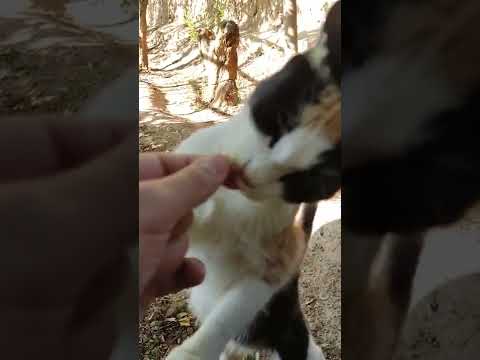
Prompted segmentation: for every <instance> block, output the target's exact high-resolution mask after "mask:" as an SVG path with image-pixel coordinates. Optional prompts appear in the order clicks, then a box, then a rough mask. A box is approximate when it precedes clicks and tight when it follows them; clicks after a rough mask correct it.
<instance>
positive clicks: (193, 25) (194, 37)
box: [183, 0, 227, 42]
mask: <svg viewBox="0 0 480 360" xmlns="http://www.w3.org/2000/svg"><path fill="white" fill-rule="evenodd" d="M226 8H227V5H226V1H222V0H214V1H213V2H212V6H211V8H209V9H207V11H206V12H205V14H204V15H203V16H196V17H195V18H194V17H193V15H192V14H191V13H190V10H189V9H188V8H186V9H185V13H184V16H183V23H184V25H185V26H186V28H187V29H188V36H189V37H190V41H192V42H197V41H198V32H197V29H198V28H200V27H205V28H208V29H213V28H214V27H215V26H217V25H219V24H220V22H221V21H222V20H224V18H225V12H226Z"/></svg>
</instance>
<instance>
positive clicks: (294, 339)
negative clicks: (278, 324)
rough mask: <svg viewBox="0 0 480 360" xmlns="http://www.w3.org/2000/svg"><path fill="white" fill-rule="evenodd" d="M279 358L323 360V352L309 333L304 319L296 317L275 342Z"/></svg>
mask: <svg viewBox="0 0 480 360" xmlns="http://www.w3.org/2000/svg"><path fill="white" fill-rule="evenodd" d="M275 350H276V351H277V353H278V355H279V358H280V359H281V360H325V356H324V355H323V352H322V350H321V348H320V346H318V345H317V344H316V342H315V340H314V339H313V337H312V335H310V333H309V331H308V328H307V324H306V323H305V320H303V319H301V318H298V320H296V321H295V322H294V323H290V324H288V329H286V330H285V332H284V334H283V335H282V336H281V337H280V338H278V339H277V341H276V343H275Z"/></svg>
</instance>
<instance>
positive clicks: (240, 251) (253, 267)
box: [188, 189, 297, 321]
mask: <svg viewBox="0 0 480 360" xmlns="http://www.w3.org/2000/svg"><path fill="white" fill-rule="evenodd" d="M296 209H297V206H294V205H287V204H285V203H280V202H279V201H276V200H272V201H270V202H266V203H261V204H259V203H255V202H253V201H251V200H249V199H247V198H245V197H244V196H243V195H241V194H240V193H238V192H235V191H231V190H226V189H220V190H219V191H217V193H216V194H215V195H214V196H213V197H212V198H211V199H210V200H209V201H207V202H206V203H204V204H203V205H201V206H200V207H198V208H197V209H196V210H195V212H194V213H195V220H194V224H193V226H192V228H191V231H190V240H191V243H190V249H189V251H188V256H192V257H196V258H198V259H200V260H201V261H202V262H203V263H204V264H205V266H206V278H205V281H204V282H203V283H202V284H201V285H200V286H197V287H196V288H194V289H192V293H191V298H190V306H191V308H192V310H193V312H194V313H195V315H196V316H197V317H198V318H199V319H200V321H203V320H204V318H205V317H206V316H207V315H208V314H209V313H210V311H211V310H212V309H213V307H214V306H215V304H216V303H217V302H218V301H220V299H221V298H222V297H223V295H224V294H225V293H226V292H227V291H228V290H229V289H230V288H231V287H232V286H234V285H236V284H237V283H239V282H241V281H242V280H243V279H245V278H249V277H259V278H261V277H262V274H264V273H265V272H266V271H267V260H268V256H269V254H268V253H267V252H266V250H265V247H266V246H267V245H268V241H269V239H271V238H273V237H274V236H275V235H276V234H278V233H280V232H281V231H282V230H283V228H284V227H285V226H286V224H287V225H288V224H289V222H291V219H292V218H293V216H294V214H295V211H296Z"/></svg>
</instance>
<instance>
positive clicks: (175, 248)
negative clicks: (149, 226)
mask: <svg viewBox="0 0 480 360" xmlns="http://www.w3.org/2000/svg"><path fill="white" fill-rule="evenodd" d="M167 241H168V240H167ZM162 242H165V239H164V238H162V237H161V236H156V235H142V236H141V238H140V293H141V294H142V293H144V292H146V291H147V289H149V288H151V287H152V286H153V285H152V282H159V280H158V279H160V280H161V281H160V282H162V283H171V282H172V281H173V278H174V277H175V273H176V272H177V270H178V269H179V267H180V266H181V264H182V262H183V259H184V257H185V254H186V252H187V249H188V238H187V237H186V236H180V237H179V238H177V239H176V241H169V242H168V243H169V245H168V246H165V244H162ZM165 286H166V285H165Z"/></svg>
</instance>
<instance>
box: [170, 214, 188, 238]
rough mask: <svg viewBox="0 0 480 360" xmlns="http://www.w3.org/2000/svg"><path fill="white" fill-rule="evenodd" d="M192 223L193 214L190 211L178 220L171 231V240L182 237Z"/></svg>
mask: <svg viewBox="0 0 480 360" xmlns="http://www.w3.org/2000/svg"><path fill="white" fill-rule="evenodd" d="M192 223H193V212H192V211H190V212H189V213H188V214H187V215H185V216H184V217H183V218H181V219H180V221H179V222H178V223H177V224H176V225H175V227H174V228H173V229H172V231H171V237H170V239H171V240H175V239H178V238H179V237H180V236H182V235H184V234H185V233H186V232H187V231H188V229H189V228H190V226H192Z"/></svg>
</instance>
